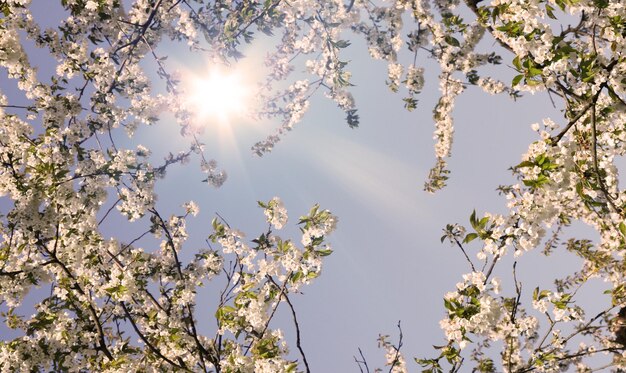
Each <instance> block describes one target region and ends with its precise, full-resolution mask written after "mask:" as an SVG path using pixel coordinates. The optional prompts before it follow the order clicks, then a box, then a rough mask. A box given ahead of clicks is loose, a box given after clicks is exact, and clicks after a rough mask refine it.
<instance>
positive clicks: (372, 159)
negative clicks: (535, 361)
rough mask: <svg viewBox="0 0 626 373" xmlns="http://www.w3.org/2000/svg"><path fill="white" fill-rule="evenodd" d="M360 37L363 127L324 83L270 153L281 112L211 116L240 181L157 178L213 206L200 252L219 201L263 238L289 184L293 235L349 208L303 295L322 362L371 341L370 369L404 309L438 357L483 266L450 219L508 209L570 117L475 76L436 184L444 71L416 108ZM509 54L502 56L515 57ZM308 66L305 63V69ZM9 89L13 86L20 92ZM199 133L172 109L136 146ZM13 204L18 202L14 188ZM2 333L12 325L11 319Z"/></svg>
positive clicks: (171, 194)
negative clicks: (460, 295) (454, 235)
mask: <svg viewBox="0 0 626 373" xmlns="http://www.w3.org/2000/svg"><path fill="white" fill-rule="evenodd" d="M347 37H348V38H349V39H351V40H352V41H353V44H352V45H351V46H350V47H348V48H347V49H346V54H345V55H344V56H345V57H344V59H348V60H351V61H352V63H351V64H350V65H349V66H348V68H349V69H350V70H351V71H352V72H353V78H352V83H353V84H355V85H356V86H355V87H353V89H352V93H353V94H354V96H355V98H356V102H357V106H358V109H359V115H360V118H361V123H360V127H359V128H358V129H350V128H349V127H348V126H347V124H346V123H345V120H344V116H345V114H344V113H343V112H342V111H341V110H339V109H338V108H336V106H335V105H334V103H332V102H331V101H330V100H328V99H326V98H324V97H323V96H322V94H321V93H322V92H320V94H318V95H317V96H316V97H315V98H314V99H313V101H312V104H311V107H310V109H309V111H308V113H307V114H306V115H305V117H304V119H303V120H302V122H301V123H299V124H298V125H297V126H296V128H295V129H294V130H293V131H292V132H291V133H289V134H288V135H287V136H285V137H284V139H283V140H282V141H281V142H280V143H279V144H278V145H277V146H276V147H275V149H274V151H273V152H272V153H270V154H268V155H266V156H264V157H262V158H258V157H255V156H253V155H252V153H251V151H250V147H251V146H252V145H253V144H254V143H255V142H257V141H259V140H261V139H263V138H265V136H267V135H268V134H270V133H273V131H274V129H275V128H276V126H278V123H276V122H263V123H253V122H251V121H248V120H244V119H239V120H236V121H235V120H233V121H232V123H231V126H230V129H231V134H230V135H229V134H228V133H227V131H224V127H220V126H217V125H211V124H208V125H207V128H206V132H205V133H204V134H203V135H202V136H201V137H200V140H201V141H203V142H205V143H206V145H207V146H206V152H205V154H206V156H207V157H209V158H214V159H216V160H217V161H218V162H219V165H220V167H222V168H224V169H225V170H226V171H227V172H228V175H229V178H228V180H227V182H226V183H225V184H224V186H223V187H221V188H219V189H214V188H211V187H208V186H207V185H206V184H205V183H201V182H200V180H202V179H203V174H202V173H201V172H200V171H199V168H198V167H197V163H198V162H197V159H196V160H194V161H193V162H191V164H188V165H185V166H174V167H171V168H170V170H169V172H168V175H167V177H166V178H165V180H161V181H159V183H157V192H158V194H159V199H158V203H157V208H158V209H159V211H160V212H161V214H162V215H164V216H169V215H170V214H171V213H180V212H181V211H182V209H181V208H180V207H179V206H180V205H181V204H182V203H183V202H185V201H188V200H190V199H191V200H194V201H195V202H196V203H198V205H199V206H200V210H201V212H200V214H199V215H198V216H197V217H196V218H190V219H189V220H188V222H187V223H188V228H189V232H190V240H189V241H188V245H187V246H186V250H187V253H188V255H192V254H193V252H194V251H195V250H196V248H198V247H203V246H204V240H205V238H206V236H207V235H208V234H210V233H211V226H210V221H211V220H212V219H213V218H214V217H215V213H216V212H217V213H219V214H220V215H221V216H223V217H224V218H225V219H226V220H227V221H228V222H229V224H230V225H231V226H233V227H236V228H238V229H240V230H242V231H244V232H246V233H247V235H248V238H250V239H252V238H254V237H255V236H257V235H258V234H259V233H261V232H263V231H264V230H265V229H266V223H264V216H263V212H262V210H261V209H260V208H258V207H256V201H257V200H262V201H267V200H269V199H271V198H272V197H274V196H279V197H280V198H281V199H282V200H283V201H284V203H285V205H286V207H287V209H288V211H289V213H290V222H289V224H288V229H287V230H286V231H283V232H281V234H282V235H284V236H288V234H287V233H290V234H291V237H292V238H294V239H296V241H299V234H298V233H299V232H298V231H297V229H296V228H295V223H296V222H297V218H298V217H299V216H300V215H302V214H304V213H306V212H307V211H308V209H309V208H310V207H311V206H312V205H313V204H315V203H319V204H320V205H321V206H322V207H323V208H327V209H330V210H331V211H332V212H333V213H334V214H335V215H337V216H338V217H339V224H338V228H337V231H336V232H335V233H334V234H333V235H331V236H330V238H329V241H330V242H331V244H332V246H333V248H334V250H335V252H334V253H333V255H331V256H330V257H328V258H326V261H325V267H324V269H323V273H322V276H321V277H320V278H318V279H317V280H316V281H315V282H314V283H313V284H312V285H311V286H307V287H303V288H302V290H303V292H304V293H305V294H304V295H303V296H292V301H293V302H294V304H295V307H296V310H297V312H298V317H299V322H300V326H301V328H302V333H303V335H302V344H303V348H304V349H305V352H306V354H307V358H308V361H309V363H310V366H311V369H312V371H314V372H349V371H358V367H357V365H356V363H355V362H354V358H353V356H355V355H357V354H358V350H357V349H358V347H361V348H362V350H363V353H364V354H365V356H366V358H367V360H368V363H369V365H370V368H373V367H376V366H382V363H383V356H384V352H383V351H382V350H378V349H377V347H376V339H377V336H378V334H379V333H382V334H390V335H391V336H392V337H391V340H392V341H397V329H396V324H397V322H398V320H401V322H402V328H403V332H404V346H403V348H402V351H403V352H404V354H405V356H406V358H407V361H408V363H409V367H410V370H411V371H418V370H419V366H418V365H417V364H415V363H414V362H413V361H412V360H413V357H431V356H435V354H436V352H435V351H434V350H433V349H432V347H431V346H432V345H433V344H435V345H437V344H439V345H441V344H444V343H445V342H444V336H443V332H442V331H441V330H440V329H439V326H438V322H439V320H440V319H441V318H442V317H443V316H444V307H443V300H442V299H443V295H444V294H445V292H447V291H450V290H452V289H453V288H454V286H455V284H456V283H457V282H458V281H460V279H461V275H462V274H463V273H466V272H469V271H470V269H469V266H468V264H467V263H466V261H465V259H464V257H463V255H462V254H461V253H460V252H459V250H458V249H457V248H455V247H451V246H450V245H449V244H447V243H445V244H441V243H440V241H439V239H440V237H441V235H442V229H443V228H444V227H445V225H446V224H448V223H455V222H458V223H462V224H464V225H469V224H468V217H469V215H470V214H471V212H472V210H473V209H476V210H477V213H479V214H481V213H482V212H484V211H490V212H504V211H505V209H504V207H505V199H504V198H503V197H500V196H498V194H497V192H496V191H495V189H496V187H497V186H498V185H500V184H507V183H511V182H513V179H512V177H511V174H510V171H508V170H507V169H508V168H509V167H510V166H513V165H516V164H518V163H519V162H520V160H521V155H522V154H523V153H524V152H525V151H526V147H527V146H528V144H529V143H530V142H532V141H534V140H536V138H537V136H536V134H534V133H533V132H532V131H531V129H530V125H531V124H532V123H535V122H540V121H541V119H542V118H544V117H547V116H552V117H553V118H554V119H555V120H560V118H561V115H560V113H559V111H558V110H556V109H554V108H553V107H552V105H551V103H550V101H549V99H548V97H547V95H545V94H538V95H535V96H533V95H529V94H526V95H524V97H523V98H521V99H519V100H518V102H513V101H512V100H511V99H509V98H508V96H506V95H501V96H490V95H488V94H486V93H483V92H482V91H480V90H479V89H478V88H469V89H468V90H467V91H466V93H464V94H463V95H461V96H460V97H459V99H458V100H457V104H456V108H455V110H454V117H455V120H456V123H455V124H456V126H455V128H456V129H455V138H454V145H453V150H452V152H453V156H452V158H451V159H450V161H449V168H450V169H451V171H452V174H451V178H450V180H449V183H448V184H449V185H448V187H446V188H445V189H444V190H442V191H440V192H438V193H437V194H435V195H430V194H428V193H426V192H424V191H423V190H422V186H423V183H424V181H425V179H426V177H427V174H428V170H429V169H430V168H431V167H432V165H433V164H434V159H435V157H434V149H433V144H434V141H433V140H432V132H433V128H434V124H433V120H432V109H433V107H434V105H435V103H436V101H437V99H438V97H439V91H438V82H437V78H436V74H437V72H438V69H437V68H436V66H435V65H434V64H433V61H432V60H427V59H426V58H425V57H426V55H425V54H420V58H419V59H418V61H419V62H418V63H422V64H425V66H426V67H427V75H426V86H425V88H424V90H423V92H422V94H421V95H420V96H419V100H420V101H419V104H418V107H417V109H416V110H415V111H414V112H407V111H406V110H404V109H403V102H402V100H401V99H402V97H403V96H402V95H401V94H393V93H391V92H390V91H389V90H388V88H387V87H386V85H385V84H384V81H385V79H386V65H385V63H383V62H381V61H373V60H371V58H370V57H369V56H368V53H367V50H366V47H365V45H364V43H362V42H361V41H360V40H358V37H357V38H355V37H354V36H351V35H350V36H349V35H347ZM266 42H267V41H266ZM490 46H491V43H490V42H486V43H484V47H490ZM264 47H266V45H265V46H263V45H253V46H252V47H251V48H247V49H244V50H243V51H244V53H245V54H246V55H247V56H248V57H247V58H246V59H244V60H243V61H242V63H241V66H240V67H238V68H239V69H240V70H239V71H240V72H241V73H242V75H243V80H244V81H246V82H248V83H250V84H255V80H258V79H260V78H261V75H254V74H255V73H258V72H259V67H260V66H261V64H262V57H263V55H264V51H263V48H264ZM160 51H161V52H162V53H164V54H168V55H169V59H168V61H167V63H168V66H170V67H176V66H179V67H181V68H187V69H190V70H192V71H200V72H201V71H202V70H203V69H205V66H206V62H205V61H203V60H202V59H201V57H199V56H194V57H191V56H190V55H189V54H188V53H189V52H188V51H187V49H186V48H185V47H184V46H182V47H181V46H179V47H174V46H171V45H165V46H163V47H161V48H160ZM510 59H511V57H510V55H508V54H503V61H504V62H505V64H506V63H509V61H510ZM33 62H34V63H35V64H36V63H37V60H34V61H33ZM146 66H148V67H149V66H150V64H147V65H146ZM302 69H303V67H302V66H297V67H296V71H297V72H300V71H302ZM498 74H499V75H500V76H503V77H504V79H505V81H507V82H509V81H510V79H511V78H512V76H513V72H512V70H509V69H508V68H507V67H505V66H502V67H501V68H500V69H499V72H498ZM154 76H156V74H154ZM0 82H1V83H2V85H3V91H7V89H8V90H10V87H9V84H7V82H6V79H5V78H4V76H3V78H2V80H0ZM159 84H161V83H155V85H159ZM7 93H9V97H11V92H7ZM557 103H558V102H557ZM187 141H188V140H186V139H184V138H182V137H181V136H180V135H179V127H178V125H177V124H176V123H175V122H174V121H173V119H171V118H168V117H167V116H165V117H163V118H162V120H161V121H160V122H159V123H158V124H157V125H155V126H153V127H150V128H145V127H144V128H142V129H141V130H139V131H138V133H137V135H136V137H135V138H134V139H133V140H132V141H131V142H130V143H128V142H126V143H127V144H132V145H131V146H129V147H131V148H134V147H135V146H136V145H137V144H142V145H145V146H147V147H148V148H150V149H152V150H153V153H154V157H153V158H154V163H155V164H159V163H161V160H162V155H163V154H164V153H165V152H167V151H172V152H176V151H178V150H183V149H185V148H186V146H187ZM2 202H3V206H6V200H5V201H2ZM118 221H119V220H118ZM118 224H119V225H117V226H115V227H109V229H110V231H108V232H107V231H105V232H104V234H105V237H106V235H107V234H109V235H111V236H114V235H116V234H119V232H120V231H122V232H123V233H121V234H122V236H125V235H127V237H133V235H134V234H135V233H137V232H143V229H144V226H140V225H139V224H128V223H123V222H121V221H119V223H118ZM138 246H142V245H138ZM145 247H146V249H147V250H148V249H149V248H148V246H145ZM472 247H473V249H471V248H472ZM475 253H476V247H475V246H470V250H469V254H470V256H472V257H474V255H475ZM539 256H540V255H539V252H534V253H530V254H528V255H526V256H524V257H523V258H522V260H521V262H520V263H519V264H518V276H519V278H520V279H521V280H522V281H526V282H525V283H524V295H525V296H527V297H529V296H530V294H532V289H534V287H535V286H537V285H539V284H540V281H542V279H543V281H544V282H543V285H544V286H550V285H551V283H549V282H548V283H546V282H545V280H546V279H551V278H554V276H555V272H559V270H560V269H559V266H555V263H562V261H563V260H566V258H567V260H568V262H569V259H570V256H559V255H555V256H554V257H552V258H551V259H550V261H545V260H537V258H539ZM507 263H508V264H507ZM545 273H548V274H545ZM563 273H565V272H563ZM496 274H497V275H499V276H502V277H503V284H504V293H505V295H506V294H509V295H511V294H512V293H513V290H514V288H513V283H512V276H511V273H510V262H507V261H506V260H505V261H503V263H502V264H501V265H500V268H499V270H498V271H497V272H496ZM542 274H545V275H543V276H542ZM201 294H202V293H201ZM526 299H528V298H526ZM607 299H608V298H607ZM215 307H216V298H215V297H214V296H208V295H206V294H202V295H201V296H200V297H199V299H198V302H197V308H196V310H197V318H198V319H199V321H200V323H201V325H202V326H203V328H204V330H206V331H208V330H212V328H213V325H214V312H215ZM283 310H286V308H283ZM279 316H280V317H279V319H278V320H277V321H278V323H277V324H276V325H278V326H281V328H282V329H284V330H286V334H287V335H288V336H290V338H291V337H293V334H292V333H291V332H288V331H287V330H290V324H287V325H286V326H285V323H286V322H288V319H287V318H286V317H284V316H286V314H282V315H279ZM0 334H2V335H3V336H4V337H5V338H7V337H9V336H10V334H9V333H7V331H6V329H4V328H2V329H0ZM289 343H290V346H291V349H292V351H293V352H294V358H295V357H298V356H297V355H296V354H295V352H297V350H296V347H295V340H293V339H290V340H289ZM298 358H299V357H298Z"/></svg>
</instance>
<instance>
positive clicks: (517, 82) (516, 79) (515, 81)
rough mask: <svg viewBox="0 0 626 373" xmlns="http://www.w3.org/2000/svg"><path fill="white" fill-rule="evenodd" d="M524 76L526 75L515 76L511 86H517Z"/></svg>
mask: <svg viewBox="0 0 626 373" xmlns="http://www.w3.org/2000/svg"><path fill="white" fill-rule="evenodd" d="M523 78H524V75H522V74H520V75H516V76H515V77H514V78H513V81H512V82H511V87H515V86H516V85H518V84H519V83H520V82H521V81H522V79H523Z"/></svg>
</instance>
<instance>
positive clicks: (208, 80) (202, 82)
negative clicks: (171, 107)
mask: <svg viewBox="0 0 626 373" xmlns="http://www.w3.org/2000/svg"><path fill="white" fill-rule="evenodd" d="M190 79H191V81H190V82H189V88H190V89H189V92H188V93H189V98H188V103H189V104H190V109H191V110H192V112H193V113H194V115H195V116H196V119H197V120H198V121H200V122H206V121H212V120H218V121H219V122H220V124H228V123H229V120H230V119H233V118H234V117H237V116H242V115H243V114H245V113H246V111H247V105H246V102H247V100H248V99H249V98H248V94H249V92H248V91H249V90H248V89H247V88H246V86H245V84H244V83H243V82H242V80H241V76H240V75H239V74H237V73H235V72H225V71H222V70H220V69H212V70H210V72H209V73H208V75H207V76H197V75H196V76H192V77H190Z"/></svg>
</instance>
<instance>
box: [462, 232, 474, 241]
mask: <svg viewBox="0 0 626 373" xmlns="http://www.w3.org/2000/svg"><path fill="white" fill-rule="evenodd" d="M477 237H478V234H477V233H469V234H468V235H467V236H465V239H464V240H463V243H470V242H472V241H474V240H475V239H476V238H477Z"/></svg>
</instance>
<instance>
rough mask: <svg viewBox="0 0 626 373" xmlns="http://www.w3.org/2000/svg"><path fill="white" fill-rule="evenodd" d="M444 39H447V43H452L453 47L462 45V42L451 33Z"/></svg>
mask: <svg viewBox="0 0 626 373" xmlns="http://www.w3.org/2000/svg"><path fill="white" fill-rule="evenodd" d="M444 40H445V41H446V43H448V44H450V45H452V46H453V47H460V46H461V43H459V41H458V40H457V39H456V38H454V37H452V36H450V35H446V37H445V39H444Z"/></svg>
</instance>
